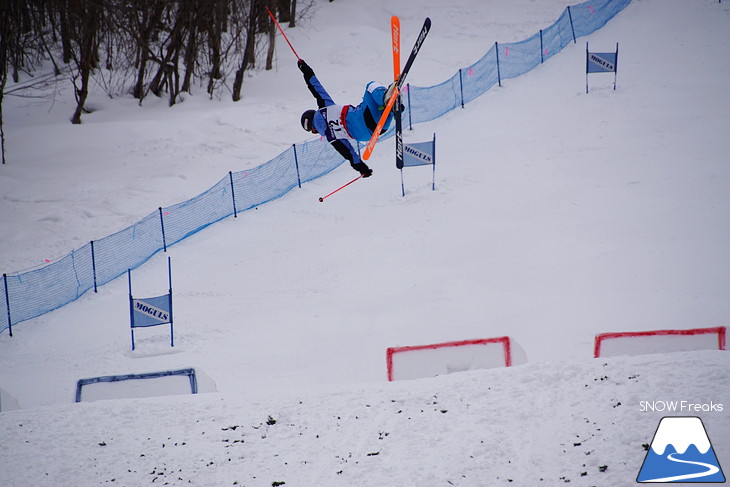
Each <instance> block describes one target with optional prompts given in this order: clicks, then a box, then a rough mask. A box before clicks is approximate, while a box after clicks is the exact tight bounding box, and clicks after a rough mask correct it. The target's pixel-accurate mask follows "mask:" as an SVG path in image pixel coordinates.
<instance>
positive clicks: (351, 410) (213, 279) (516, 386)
mask: <svg viewBox="0 0 730 487" xmlns="http://www.w3.org/2000/svg"><path fill="white" fill-rule="evenodd" d="M442 3H443V2H437V1H435V0H427V1H424V2H412V1H407V2H406V1H404V2H402V3H399V4H397V5H394V4H393V3H392V2H385V1H382V0H376V1H373V2H368V4H367V6H366V5H363V4H362V2H355V1H353V0H351V1H339V0H338V1H336V2H332V3H330V2H325V1H319V2H318V3H317V12H316V13H315V15H314V17H313V18H312V19H311V21H310V22H305V23H302V24H300V26H299V27H297V28H296V29H291V30H289V31H288V34H290V35H291V39H292V42H294V44H295V46H297V51H298V52H299V53H300V54H301V55H302V56H303V57H304V58H305V59H307V61H308V62H309V63H310V64H311V65H312V67H313V68H314V69H315V70H316V71H317V74H318V75H319V77H320V78H321V79H322V81H323V82H324V83H325V86H327V88H328V89H329V90H330V92H331V94H332V95H333V96H334V98H335V99H336V100H341V101H342V102H350V101H355V100H357V99H358V98H359V96H360V95H361V90H362V85H363V84H364V83H365V82H366V81H368V80H370V79H381V80H387V79H388V76H389V75H390V70H391V67H390V60H389V59H387V57H388V56H387V52H388V45H389V34H388V32H387V31H388V19H389V17H390V16H391V15H392V14H398V15H399V16H400V17H401V26H402V29H403V44H404V45H409V44H410V43H411V42H412V41H413V36H414V35H415V33H416V30H417V28H418V26H420V22H421V20H422V18H423V16H424V15H428V16H430V17H431V19H432V20H433V29H432V31H431V33H430V35H429V38H428V39H427V41H426V44H425V45H424V49H423V51H422V54H421V55H420V56H419V59H418V62H417V63H416V64H415V65H414V68H413V71H412V72H411V75H410V81H412V83H414V84H418V85H421V86H428V85H432V84H435V83H438V82H440V81H442V80H443V79H446V78H447V77H449V76H451V75H452V74H453V73H454V72H455V71H456V70H457V69H458V68H460V67H463V66H466V65H468V64H471V63H472V62H474V61H475V60H476V59H478V58H479V57H480V56H481V55H482V54H483V53H484V52H486V51H487V49H489V47H491V45H492V44H493V43H494V41H495V40H498V41H500V42H508V41H515V40H520V39H522V38H525V37H527V36H529V35H532V34H533V33H534V32H536V31H537V30H538V29H540V28H541V27H544V26H546V25H548V24H550V23H552V22H553V21H554V20H555V18H557V16H558V15H559V14H560V12H561V11H562V9H563V8H564V7H565V4H564V3H562V2H558V1H552V0H551V1H543V2H532V1H528V0H524V1H522V0H520V1H514V2H496V1H490V2H484V1H477V0H469V1H467V2H461V4H460V6H459V7H454V6H451V5H442ZM343 18H346V19H351V22H342V19H343ZM728 25H730V7H728V6H727V4H726V3H715V2H713V1H710V0H703V1H699V2H691V3H690V2H683V1H680V0H669V1H663V2H660V1H658V0H635V1H634V2H632V4H631V5H629V7H627V9H626V10H625V11H624V12H622V13H620V14H619V15H618V16H617V17H616V18H615V19H614V20H612V21H611V22H609V23H608V24H607V25H606V27H604V28H603V29H602V30H600V31H598V32H596V33H595V34H593V35H592V36H590V38H588V41H589V42H590V45H591V48H592V50H593V49H595V50H604V49H605V50H610V49H612V48H613V46H615V43H616V42H617V41H618V42H620V45H621V55H620V56H621V57H620V63H621V64H620V68H619V75H618V90H617V91H615V92H614V91H613V90H612V81H613V77H612V76H599V75H594V76H592V77H591V80H590V83H591V93H590V94H585V77H584V62H585V45H584V43H583V42H584V41H585V40H586V39H579V41H578V43H577V44H575V45H570V46H568V47H567V48H566V49H565V50H564V51H563V52H562V53H560V54H559V55H557V56H555V57H553V58H551V59H550V60H549V62H548V63H546V64H545V65H543V66H540V67H538V68H536V69H535V70H533V71H532V72H531V73H529V74H528V75H526V76H524V77H521V78H518V79H513V80H507V81H506V82H505V83H503V87H502V88H494V89H492V90H490V91H489V92H488V93H487V94H485V95H484V96H482V97H481V98H479V99H478V100H476V101H474V102H473V103H471V104H469V105H467V107H466V108H465V109H463V110H461V109H457V110H455V111H453V112H451V113H449V114H447V115H445V116H444V117H442V118H441V119H439V120H436V121H434V122H431V123H428V124H424V125H421V126H418V127H416V129H415V130H414V131H413V132H408V133H406V138H407V141H418V140H428V139H430V138H431V136H432V134H433V133H434V132H436V133H437V137H438V147H437V151H438V160H439V165H438V168H437V174H436V176H437V181H436V185H437V190H436V191H435V192H434V191H431V190H430V178H431V174H430V171H429V170H428V169H425V168H415V169H412V170H409V171H408V172H407V173H406V174H405V177H406V189H407V191H408V193H407V195H406V197H405V198H402V197H401V196H400V176H399V173H398V172H397V171H396V169H395V168H394V167H393V166H394V164H393V161H392V153H393V145H392V144H393V142H392V140H389V141H384V142H382V144H381V145H380V146H379V147H378V149H377V150H376V152H375V154H374V156H373V158H372V159H371V161H372V166H373V168H374V171H375V175H374V177H373V178H370V179H368V180H364V181H358V182H357V183H356V184H354V185H352V186H351V187H348V188H347V189H346V190H345V191H342V192H341V193H338V194H337V195H336V196H333V197H332V198H331V199H328V200H327V202H326V203H324V204H320V203H319V202H317V197H318V196H321V195H323V194H326V193H327V192H329V191H331V190H332V189H334V188H336V187H337V186H339V185H340V184H342V183H344V182H346V181H348V180H349V179H350V178H351V177H353V176H354V173H353V172H352V170H351V169H349V168H348V167H346V166H343V167H341V168H339V169H337V170H335V171H333V172H332V173H331V174H329V175H327V176H326V177H324V178H321V179H320V180H317V181H314V182H312V183H309V184H307V185H305V186H304V187H303V188H302V189H301V190H299V189H295V190H293V191H292V192H291V193H289V194H288V195H287V196H285V197H284V198H282V199H280V200H277V201H275V202H272V203H270V204H267V205H264V206H262V207H259V208H257V209H256V210H250V211H248V212H245V213H243V214H241V215H239V217H238V218H236V219H233V218H229V219H227V220H224V221H223V222H220V223H218V224H216V225H214V226H212V227H210V228H208V229H206V230H205V231H203V232H201V233H198V234H196V235H194V236H193V237H190V238H189V239H187V240H185V241H183V242H182V243H180V244H178V245H175V246H174V247H172V248H171V249H170V251H169V253H168V254H169V255H171V256H172V265H173V280H174V288H175V314H176V332H177V336H176V347H175V348H174V349H171V348H170V347H169V345H168V336H167V335H166V330H164V329H162V328H164V327H159V328H160V329H159V330H158V329H150V330H143V331H142V332H140V333H138V337H137V338H138V349H137V350H136V351H135V352H132V351H131V350H130V348H129V330H128V321H127V320H128V309H127V307H128V301H127V283H126V280H125V279H118V280H116V281H114V282H112V283H110V284H108V285H106V286H104V287H102V288H101V289H100V290H99V293H98V294H93V293H88V294H87V295H85V296H83V297H82V298H81V299H79V300H78V301H76V302H74V303H72V304H70V305H68V306H66V307H64V308H62V309H60V310H57V311H54V312H52V313H49V314H47V315H45V316H42V317H39V318H37V319H34V320H31V321H28V322H25V323H22V324H20V325H18V326H17V327H15V328H14V332H15V333H14V335H15V336H14V337H13V338H10V337H9V336H8V335H7V333H4V334H2V335H0V387H2V388H3V389H5V390H6V391H7V392H8V393H10V394H11V395H13V396H14V397H15V398H17V399H18V402H19V403H20V405H21V407H23V408H24V409H22V410H18V411H8V412H3V413H2V414H0V485H3V486H5V485H9V486H30V485H33V486H42V485H76V486H84V485H110V484H112V485H142V484H152V483H155V484H157V483H158V482H161V483H165V482H167V483H168V485H191V484H192V485H266V486H268V485H272V483H273V482H286V485H287V486H290V485H398V484H405V485H449V484H452V485H495V484H496V485H499V484H500V483H504V484H509V483H511V484H512V485H536V484H540V483H542V484H544V485H559V484H562V483H565V482H566V481H567V480H570V481H571V485H630V484H632V483H633V481H634V479H635V476H636V474H637V473H638V470H639V468H640V466H641V462H642V460H643V456H644V455H645V451H644V449H643V448H642V446H641V445H642V444H643V443H649V442H650V441H651V436H652V435H653V433H654V430H655V428H656V425H657V424H658V420H659V418H660V417H661V416H662V413H661V412H653V413H652V412H645V411H641V410H640V407H639V404H640V401H642V400H648V401H656V400H671V399H677V400H688V401H690V402H693V403H710V402H714V403H721V404H724V405H725V406H726V407H730V393H728V391H730V388H729V387H728V385H730V384H728V382H730V378H729V373H728V371H729V370H730V368H729V367H728V366H729V365H730V364H729V363H728V358H727V354H725V353H722V352H703V353H674V354H666V355H652V356H647V357H636V358H626V357H617V358H611V359H606V360H593V359H590V356H591V352H592V340H593V336H594V335H595V334H596V333H599V332H605V331H637V330H651V329H657V328H693V327H705V326H717V325H725V324H727V316H728V314H729V313H730V304H728V300H727V299H726V297H727V296H728V294H729V291H730V281H728V279H727V275H728V270H730V254H729V253H728V252H727V248H728V243H730V225H729V223H730V222H729V221H728V220H729V217H728V212H727V209H728V208H729V207H730V205H729V203H730V196H729V195H728V191H727V187H728V182H729V179H730V172H729V171H728V168H727V154H728V153H730V150H729V149H730V140H728V138H727V136H726V131H727V129H726V128H727V127H728V125H729V122H730V110H728V108H730V97H728V96H727V88H726V87H727V82H728V81H730V59H729V58H728V56H727V55H726V53H727V52H728V48H729V47H730V39H728V37H727V35H726V32H727V30H728ZM332 38H336V39H337V43H332V42H330V40H331V39H332ZM378 40H381V41H382V42H380V44H379V45H378V44H377V41H378ZM384 53H385V54H386V55H384ZM277 59H278V63H277V68H276V70H275V72H257V73H255V74H252V75H251V76H249V77H248V78H247V79H246V82H245V88H244V90H245V91H244V94H245V99H244V100H243V102H241V103H238V104H234V103H232V102H230V101H228V100H226V99H221V100H214V101H212V102H211V101H208V100H207V99H205V97H204V96H200V95H196V96H188V97H187V99H186V101H185V102H184V103H182V104H180V105H178V106H176V107H174V108H172V109H170V108H167V107H166V106H165V105H166V104H165V101H164V100H161V101H157V100H148V101H146V102H145V106H144V107H142V108H140V107H138V106H137V105H136V103H135V102H134V101H133V100H130V99H128V98H124V97H122V98H118V99H112V100H110V99H107V98H105V97H104V95H103V94H102V93H100V92H97V93H96V94H95V95H94V97H93V102H92V103H93V104H94V106H95V107H96V108H97V111H95V112H94V113H93V114H89V115H87V116H86V117H85V118H84V124H82V125H81V126H78V127H73V126H71V125H70V124H69V123H68V122H67V119H68V117H69V116H70V114H71V111H72V108H71V107H72V103H73V96H72V93H71V92H70V90H69V87H68V86H65V85H59V86H58V87H57V92H56V96H55V99H54V101H53V103H52V104H51V103H50V102H49V101H48V100H37V99H27V98H22V99H21V98H11V97H9V98H7V99H6V106H5V107H4V108H5V110H6V111H5V114H6V115H5V116H6V137H7V143H8V160H9V164H8V165H7V166H5V167H2V168H0V195H2V196H1V198H0V205H2V206H1V208H2V211H0V226H1V227H2V229H3V231H2V232H1V233H0V248H2V251H0V265H2V267H3V269H5V270H4V272H12V271H19V270H22V269H26V268H29V267H33V266H36V265H40V264H42V263H43V262H44V260H45V259H53V258H56V257H59V256H61V255H64V254H66V253H68V251H69V250H70V249H72V248H76V247H79V246H81V245H83V244H85V243H86V242H88V241H89V240H92V239H96V238H99V237H103V236H105V235H108V234H111V233H113V232H115V231H117V230H119V229H121V228H124V227H125V226H127V225H129V224H131V223H133V222H135V221H137V220H139V219H140V218H142V217H143V216H145V215H147V214H148V213H149V212H150V211H151V210H153V209H154V208H157V207H158V206H166V205H170V204H173V203H177V202H179V201H183V200H185V199H188V198H190V197H192V196H195V195H196V194H198V193H200V192H202V191H203V190H205V189H206V188H208V187H209V186H210V185H212V184H213V183H214V182H216V181H218V180H219V179H220V178H221V177H222V176H223V175H224V174H225V173H227V172H228V171H229V170H233V171H238V170H242V169H245V168H247V167H253V166H256V165H258V164H260V163H262V162H264V161H266V160H268V159H270V158H272V157H274V156H275V155H276V154H278V153H279V152H280V151H282V150H284V149H286V148H287V147H289V146H290V145H291V143H293V142H298V141H301V140H303V139H304V134H303V132H302V131H301V129H300V128H299V125H298V119H299V113H300V112H301V111H303V110H304V109H306V108H310V105H311V104H312V99H311V96H310V95H309V93H308V92H307V90H306V88H305V86H304V84H303V82H302V81H301V76H300V74H299V72H298V71H297V70H296V66H295V64H294V58H293V56H292V55H291V53H290V52H289V51H288V48H287V46H286V45H285V44H284V43H280V44H279V46H278V58H277ZM40 141H42V143H40ZM165 266H166V259H165V256H164V255H157V256H156V257H155V258H153V259H152V260H151V261H150V262H149V263H147V264H146V265H145V266H143V267H142V268H140V269H138V270H137V271H135V272H134V279H135V294H138V295H140V296H143V295H154V294H156V293H161V292H164V291H166V289H167V287H166V286H167V282H166V280H167V275H166V267H165ZM150 293H151V294H150ZM502 335H510V336H511V337H513V339H514V340H516V342H518V343H519V344H520V345H521V346H522V348H523V349H524V350H525V352H526V354H527V356H528V359H529V364H527V365H524V366H519V367H514V368H511V369H504V370H501V369H500V370H488V371H479V372H469V373H463V374H454V375H450V376H446V377H439V378H435V379H427V380H418V381H412V382H411V381H409V382H399V383H392V384H389V383H385V382H384V381H385V349H386V348H387V347H389V346H398V345H417V344H424V343H434V342H440V341H451V340H459V339H467V338H482V337H492V336H502ZM182 367H196V368H200V370H202V371H204V372H205V373H206V374H207V375H208V376H210V377H211V378H212V379H213V380H214V381H215V383H216V386H217V390H218V391H219V392H218V393H212V394H201V395H199V396H195V397H187V396H175V397H165V398H149V399H142V400H140V399H134V400H131V399H130V400H116V401H99V402H94V403H85V404H79V405H74V404H71V402H72V400H73V391H74V387H75V382H76V380H78V379H79V378H85V377H93V376H97V375H108V374H122V373H135V372H150V371H157V370H166V369H175V368H182ZM442 411H446V412H442ZM701 416H702V419H703V422H704V423H705V425H706V427H707V428H708V433H709V435H710V439H711V440H712V441H713V446H714V449H715V451H716V452H717V454H718V458H719V461H720V463H721V465H722V464H730V457H729V456H728V455H730V453H728V452H730V438H729V437H728V435H727V431H730V422H729V421H728V416H727V410H724V411H719V412H718V411H711V412H706V413H702V414H701ZM269 417H271V419H272V420H275V421H276V423H275V424H267V420H268V419H269ZM269 422H271V421H269ZM241 440H243V441H241ZM576 444H577V445H576ZM603 467H606V468H603ZM601 470H605V471H601ZM340 472H341V473H340ZM583 473H585V475H582V474H583ZM541 479H542V480H541ZM510 480H512V481H513V482H510ZM112 481H113V483H112ZM235 482H237V484H234V483H235Z"/></svg>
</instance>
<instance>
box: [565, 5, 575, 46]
mask: <svg viewBox="0 0 730 487" xmlns="http://www.w3.org/2000/svg"><path fill="white" fill-rule="evenodd" d="M567 9H568V18H569V19H570V30H571V32H572V33H573V44H577V42H576V40H575V27H573V14H572V13H570V5H568V7H567Z"/></svg>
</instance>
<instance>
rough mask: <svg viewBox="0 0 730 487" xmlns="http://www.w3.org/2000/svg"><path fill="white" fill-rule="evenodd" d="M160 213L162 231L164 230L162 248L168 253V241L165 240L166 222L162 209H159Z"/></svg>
mask: <svg viewBox="0 0 730 487" xmlns="http://www.w3.org/2000/svg"><path fill="white" fill-rule="evenodd" d="M158 210H159V211H160V229H161V230H162V248H163V249H164V250H165V252H167V240H166V239H165V220H164V219H163V218H162V207H161V206H160V207H159V208H158Z"/></svg>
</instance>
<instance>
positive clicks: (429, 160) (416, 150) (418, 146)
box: [403, 141, 434, 167]
mask: <svg viewBox="0 0 730 487" xmlns="http://www.w3.org/2000/svg"><path fill="white" fill-rule="evenodd" d="M433 152H434V143H433V142H432V141H428V142H418V143H415V144H406V145H405V147H404V148H403V166H404V167H410V166H426V165H429V164H433V163H434V160H433Z"/></svg>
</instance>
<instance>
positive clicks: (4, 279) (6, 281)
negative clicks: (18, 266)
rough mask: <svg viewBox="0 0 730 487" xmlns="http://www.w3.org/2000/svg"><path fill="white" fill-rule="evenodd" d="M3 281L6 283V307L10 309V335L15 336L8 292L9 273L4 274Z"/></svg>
mask: <svg viewBox="0 0 730 487" xmlns="http://www.w3.org/2000/svg"><path fill="white" fill-rule="evenodd" d="M3 283H4V284H5V307H6V308H7V311H8V330H10V336H13V322H12V320H11V319H10V295H9V294H8V275H7V274H3Z"/></svg>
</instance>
